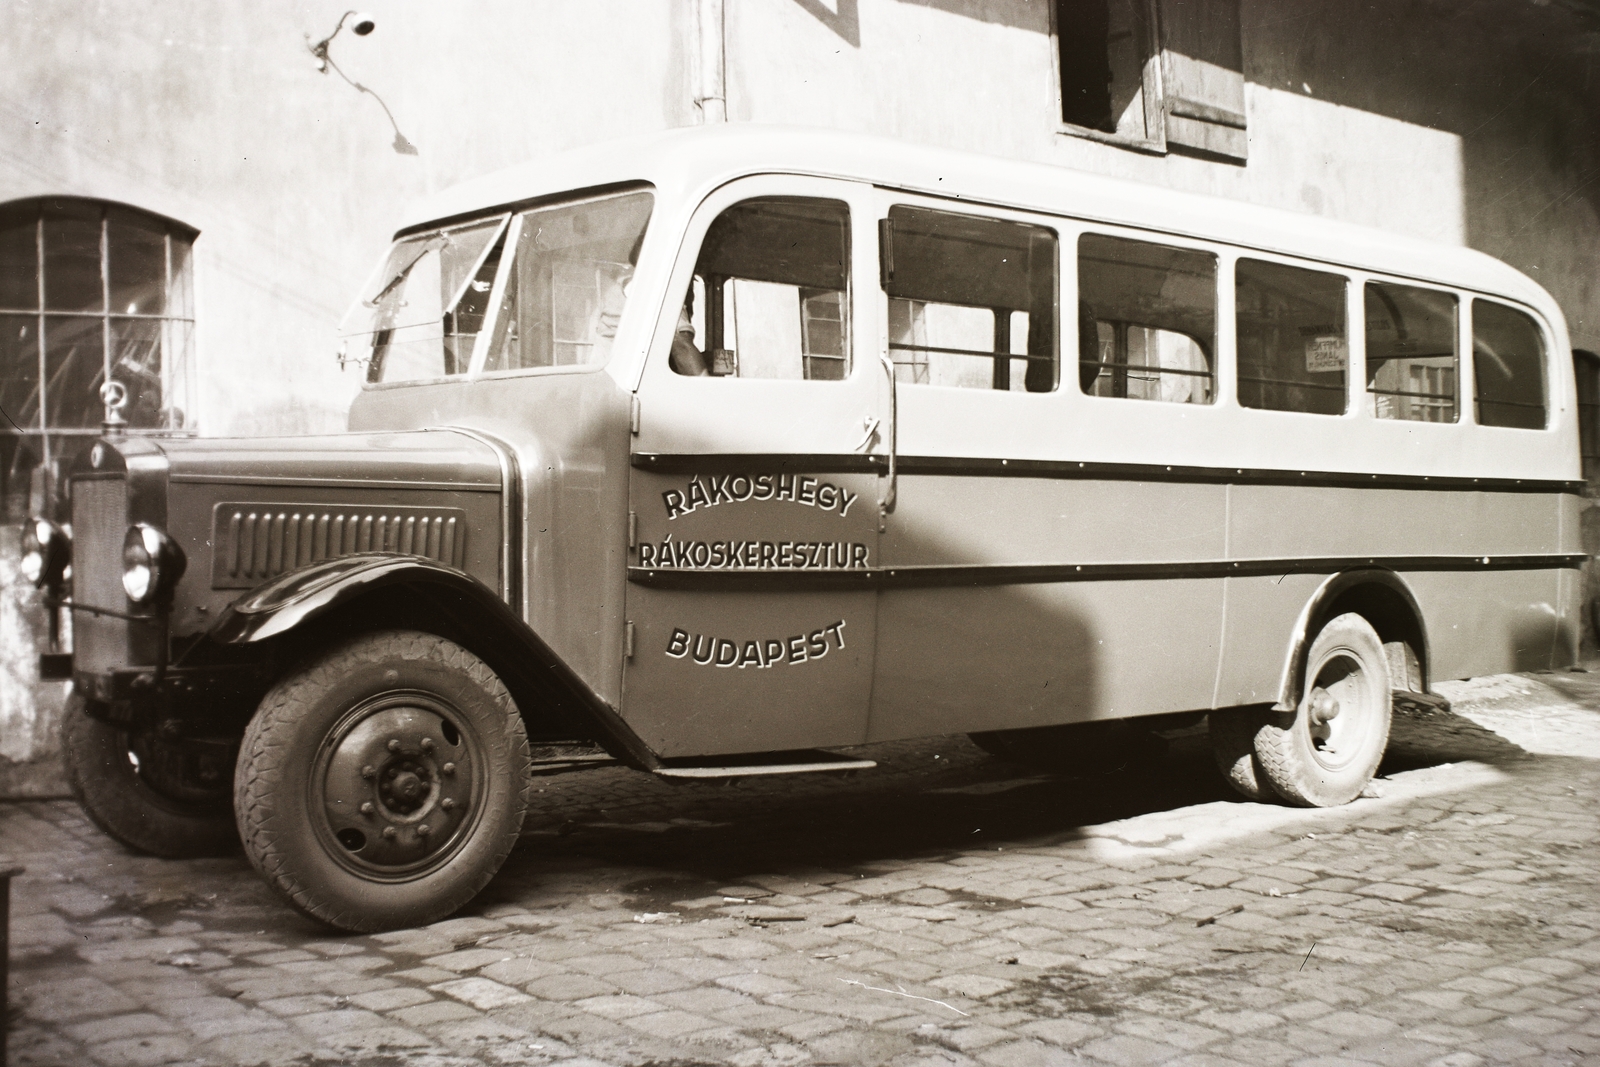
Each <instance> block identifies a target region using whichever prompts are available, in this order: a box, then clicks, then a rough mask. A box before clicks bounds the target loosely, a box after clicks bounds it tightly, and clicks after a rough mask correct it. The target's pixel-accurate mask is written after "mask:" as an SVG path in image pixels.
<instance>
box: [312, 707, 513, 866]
mask: <svg viewBox="0 0 1600 1067" xmlns="http://www.w3.org/2000/svg"><path fill="white" fill-rule="evenodd" d="M463 725H464V723H462V721H461V719H460V717H459V715H458V714H457V713H455V711H454V709H452V708H450V707H449V706H448V705H446V704H443V703H441V702H439V701H437V700H436V699H434V698H432V697H430V696H427V695H425V694H421V693H389V694H384V695H383V696H381V697H378V698H376V699H374V700H371V701H368V702H367V703H366V704H364V705H361V706H359V707H357V708H354V709H352V711H351V712H350V713H349V714H347V715H346V716H345V717H344V719H343V721H342V722H341V724H340V726H339V727H338V728H337V729H335V730H334V731H333V732H332V734H331V735H330V736H329V737H328V739H327V741H326V742H325V743H324V746H323V749H322V753H321V758H320V759H319V760H318V766H317V769H316V773H315V774H314V776H313V788H314V789H317V790H319V791H320V793H321V796H320V797H317V798H313V799H314V800H317V801H320V808H321V810H322V811H323V813H324V815H325V817H326V820H327V822H326V825H325V826H324V827H319V830H322V831H323V832H324V833H325V834H326V835H327V836H329V837H331V838H332V839H333V840H332V841H331V842H329V844H330V846H331V847H329V849H328V851H329V853H330V854H331V855H333V856H334V857H335V858H337V859H339V860H340V861H341V862H342V863H344V864H345V865H347V866H350V867H352V868H353V869H355V870H357V871H359V872H360V873H361V874H362V875H363V876H366V877H372V876H375V875H376V876H378V877H384V876H392V877H407V876H412V875H415V874H418V873H421V872H422V871H423V870H426V869H431V868H432V867H434V866H436V865H437V864H439V863H442V862H444V861H445V860H446V859H448V858H449V857H450V855H452V854H454V852H455V851H456V850H457V849H458V848H460V846H461V845H462V844H463V843H464V842H465V841H466V839H467V837H468V836H469V835H470V831H471V827H472V824H473V823H475V822H476V821H477V817H478V813H479V811H480V809H481V808H482V797H481V794H482V792H483V790H484V788H485V783H484V782H483V781H482V775H481V774H480V773H478V769H479V768H480V767H481V766H483V760H482V757H481V754H480V753H479V752H477V751H476V747H477V746H476V744H475V742H474V740H473V735H472V734H471V732H470V730H466V729H463V728H462V727H463Z"/></svg>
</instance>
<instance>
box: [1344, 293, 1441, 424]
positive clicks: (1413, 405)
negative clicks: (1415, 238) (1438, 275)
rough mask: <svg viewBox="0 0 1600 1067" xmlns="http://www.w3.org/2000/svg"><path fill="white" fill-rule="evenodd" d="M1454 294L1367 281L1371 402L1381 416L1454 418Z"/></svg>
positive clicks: (1370, 406) (1416, 419) (1421, 419)
mask: <svg viewBox="0 0 1600 1067" xmlns="http://www.w3.org/2000/svg"><path fill="white" fill-rule="evenodd" d="M1456 311H1457V302H1456V298H1455V296H1454V295H1453V294H1451V293H1441V292H1439V291H1438V290H1436V289H1418V288H1416V287H1415V286H1410V285H1390V284H1389V283H1388V282H1368V283H1367V289H1366V316H1367V403H1368V410H1369V411H1371V412H1372V414H1373V415H1374V416H1376V417H1377V418H1380V419H1407V420H1410V421H1412V422H1455V421H1456Z"/></svg>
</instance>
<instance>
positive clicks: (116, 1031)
mask: <svg viewBox="0 0 1600 1067" xmlns="http://www.w3.org/2000/svg"><path fill="white" fill-rule="evenodd" d="M65 1029H66V1033H67V1034H69V1035H70V1036H71V1037H72V1039H73V1040H74V1041H81V1042H83V1043H84V1044H86V1045H98V1044H101V1043H103V1042H106V1041H120V1040H122V1039H123V1038H129V1037H142V1036H144V1035H146V1034H171V1033H176V1032H177V1028H176V1027H175V1026H173V1024H172V1023H171V1022H170V1021H168V1020H167V1019H163V1018H162V1017H161V1016H159V1015H153V1014H151V1013H150V1012H133V1013H131V1014H128V1015H112V1016H108V1017H106V1018H103V1019H95V1020H94V1021H92V1022H87V1023H77V1024H75V1025H72V1026H68V1027H66V1028H65Z"/></svg>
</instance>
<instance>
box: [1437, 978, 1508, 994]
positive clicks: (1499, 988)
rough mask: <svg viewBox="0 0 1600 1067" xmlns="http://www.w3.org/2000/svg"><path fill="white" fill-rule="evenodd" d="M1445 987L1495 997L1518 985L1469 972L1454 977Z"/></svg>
mask: <svg viewBox="0 0 1600 1067" xmlns="http://www.w3.org/2000/svg"><path fill="white" fill-rule="evenodd" d="M1444 988H1445V989H1459V990H1461V991H1463V992H1466V993H1472V994H1474V995H1476V996H1480V997H1494V996H1500V995H1501V994H1504V993H1509V992H1511V991H1512V990H1513V989H1516V988H1517V987H1516V986H1515V985H1513V984H1512V983H1510V982H1496V981H1493V980H1491V979H1488V978H1484V977H1482V976H1480V975H1474V974H1469V975H1464V976H1462V977H1460V978H1452V979H1451V980H1450V981H1448V982H1445V983H1444Z"/></svg>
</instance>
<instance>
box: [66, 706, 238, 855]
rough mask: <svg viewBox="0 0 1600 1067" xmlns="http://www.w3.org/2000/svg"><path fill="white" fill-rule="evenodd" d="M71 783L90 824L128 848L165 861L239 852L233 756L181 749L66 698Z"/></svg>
mask: <svg viewBox="0 0 1600 1067" xmlns="http://www.w3.org/2000/svg"><path fill="white" fill-rule="evenodd" d="M61 752H62V758H63V763H64V764H65V769H66V777H67V785H68V786H69V787H70V788H71V790H72V795H73V796H74V797H76V798H77V801H78V804H79V805H80V806H81V807H82V808H83V811H84V814H86V815H88V816H89V820H90V821H91V822H93V823H94V824H95V825H96V826H98V827H100V829H102V830H104V831H105V832H106V834H107V835H108V836H110V837H112V838H113V839H115V840H116V841H118V842H120V843H121V844H123V845H126V846H127V847H128V848H131V849H133V850H135V851H137V852H143V853H147V854H148V855H151V856H160V857H162V858H164V859H193V858H195V857H199V856H219V855H224V854H226V853H228V852H232V851H233V850H234V849H236V848H238V847H239V835H238V832H237V830H236V829H235V828H234V822H233V812H232V810H231V809H230V808H229V797H230V794H231V792H232V785H233V782H232V779H231V777H230V772H231V771H232V769H233V768H232V759H231V756H232V753H231V752H230V751H228V750H227V749H225V748H223V747H222V746H220V745H214V746H212V745H207V746H198V745H183V744H181V743H174V742H170V741H164V740H162V739H160V738H159V737H157V736H156V735H155V734H153V733H133V732H130V731H128V730H125V729H122V728H121V727H119V726H117V725H116V724H114V723H108V722H102V721H100V720H99V719H93V718H90V717H89V713H88V702H87V701H85V700H84V698H83V697H82V696H80V695H79V694H77V693H73V694H72V695H71V696H70V697H68V698H67V705H66V709H65V713H64V714H63V716H62V719H61Z"/></svg>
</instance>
